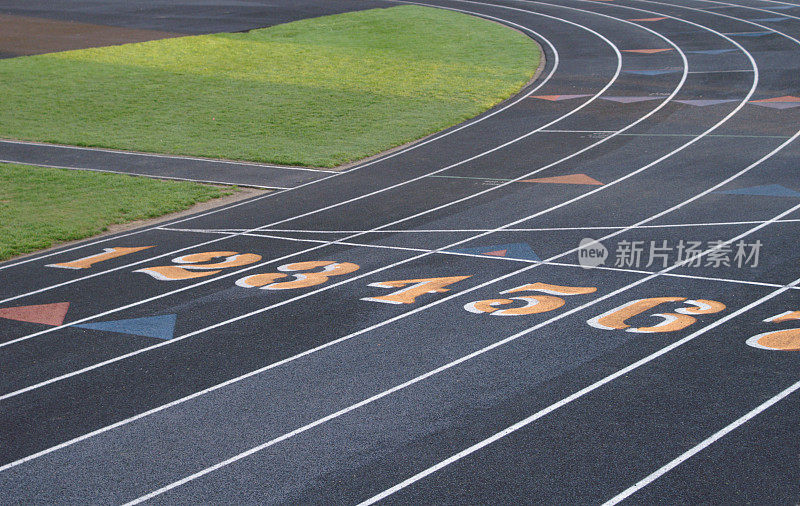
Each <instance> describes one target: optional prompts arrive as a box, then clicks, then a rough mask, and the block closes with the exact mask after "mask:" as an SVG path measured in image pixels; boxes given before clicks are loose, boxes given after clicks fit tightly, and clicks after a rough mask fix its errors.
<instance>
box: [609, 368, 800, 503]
mask: <svg viewBox="0 0 800 506" xmlns="http://www.w3.org/2000/svg"><path fill="white" fill-rule="evenodd" d="M798 389H800V381H798V382H797V383H794V384H792V385H791V386H790V387H788V388H786V389H784V390H782V391H781V392H780V393H778V394H777V395H775V396H773V397H771V398H770V399H769V400H767V401H766V402H764V403H762V404H759V405H758V406H757V407H756V408H754V409H753V410H751V411H748V412H747V413H746V414H744V415H743V416H741V417H740V418H737V419H736V420H735V421H734V422H732V423H731V424H729V425H726V426H725V427H723V428H722V429H720V430H718V431H717V432H715V433H714V434H712V435H711V436H709V437H707V438H706V439H704V440H703V441H701V442H700V443H698V444H697V445H695V446H694V447H692V448H690V449H688V450H686V451H685V452H683V453H682V454H681V455H679V456H678V457H676V458H675V459H674V460H672V461H670V462H669V463H667V464H665V465H664V466H662V467H660V468H658V469H657V470H655V471H653V472H652V473H651V474H649V475H647V476H646V477H644V478H642V479H641V480H639V481H637V482H636V483H634V484H633V485H631V486H630V487H629V488H627V489H625V490H623V491H622V492H620V493H619V494H617V495H615V496H614V497H612V498H611V499H609V500H608V501H606V502H604V503H603V505H604V506H612V505H614V504H618V503H620V502H622V501H624V500H625V499H627V498H628V497H630V496H632V495H633V494H635V493H636V492H638V491H640V490H641V489H643V488H644V487H646V486H648V485H650V484H651V483H653V482H654V481H656V480H657V479H659V478H661V477H662V476H664V475H665V474H667V473H668V472H670V471H672V470H673V469H675V468H676V467H678V466H679V465H681V464H683V463H684V462H686V461H687V460H689V459H690V458H692V457H694V456H695V455H697V454H698V453H700V452H701V451H703V450H705V449H706V448H708V447H709V446H711V445H712V444H714V443H716V442H717V441H719V440H720V439H722V438H723V437H725V436H726V435H727V434H729V433H731V432H733V431H734V430H736V429H738V428H739V427H741V426H742V425H744V424H746V423H747V422H749V421H750V420H752V419H753V418H755V417H756V416H758V415H760V414H761V413H763V412H764V411H766V410H767V409H769V408H771V407H772V406H774V405H775V404H777V403H779V402H780V401H782V400H783V399H785V398H786V397H788V396H789V395H791V394H793V393H794V392H796V391H797V390H798Z"/></svg>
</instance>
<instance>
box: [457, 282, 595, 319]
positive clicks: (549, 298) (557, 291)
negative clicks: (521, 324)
mask: <svg viewBox="0 0 800 506" xmlns="http://www.w3.org/2000/svg"><path fill="white" fill-rule="evenodd" d="M596 291H597V288H595V287H590V286H586V287H583V286H580V287H578V286H559V285H549V284H547V283H530V284H527V285H522V286H518V287H516V288H512V289H510V290H505V291H502V292H500V293H501V294H507V293H518V292H544V293H547V294H551V295H533V296H525V297H511V298H508V299H489V300H479V301H476V302H470V303H469V304H466V305H465V306H464V309H466V310H467V311H469V312H470V313H489V314H491V315H493V316H524V315H531V314H537V313H546V312H548V311H553V310H554V309H558V308H560V307H561V306H563V305H564V304H565V303H566V301H565V300H564V299H562V298H561V297H554V295H565V296H566V295H585V294H589V293H594V292H596ZM515 300H520V301H522V302H524V303H525V305H524V306H522V307H516V308H510V309H498V308H497V306H505V305H507V304H512V303H513V302H514V301H515Z"/></svg>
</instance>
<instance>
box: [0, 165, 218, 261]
mask: <svg viewBox="0 0 800 506" xmlns="http://www.w3.org/2000/svg"><path fill="white" fill-rule="evenodd" d="M231 193H233V191H232V190H231V189H229V188H217V187H214V186H207V185H202V184H197V183H189V182H181V181H159V180H156V179H148V178H143V177H132V176H124V175H119V174H103V173H96V172H83V171H77V170H64V169H48V168H42V167H31V166H28V165H11V164H4V163H0V216H2V220H0V260H6V259H8V258H11V257H13V256H16V255H21V254H23V253H29V252H31V251H35V250H37V249H41V248H47V247H50V246H52V245H53V244H55V243H57V242H63V241H73V240H76V239H84V238H86V237H90V236H92V235H96V234H99V233H100V232H103V231H105V230H106V229H107V227H108V226H109V225H111V224H117V223H125V222H128V221H133V220H141V219H146V218H155V217H157V216H161V215H164V214H167V213H171V212H175V211H181V210H183V209H186V208H188V207H190V206H192V205H193V204H196V203H198V202H204V201H207V200H210V199H212V198H216V197H222V196H224V195H230V194H231Z"/></svg>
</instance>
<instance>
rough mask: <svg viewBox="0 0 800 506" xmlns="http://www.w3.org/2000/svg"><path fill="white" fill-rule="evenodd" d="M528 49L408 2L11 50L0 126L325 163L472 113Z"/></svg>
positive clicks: (33, 135)
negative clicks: (239, 29)
mask: <svg viewBox="0 0 800 506" xmlns="http://www.w3.org/2000/svg"><path fill="white" fill-rule="evenodd" d="M539 58H540V54H539V51H538V48H537V46H536V45H535V44H534V43H533V41H531V40H530V39H529V38H528V37H526V36H524V35H523V34H521V33H519V32H516V31H513V30H510V29H509V28H507V27H504V26H501V25H499V24H496V23H493V22H490V21H487V20H484V19H478V18H475V17H471V16H467V15H465V14H460V13H455V12H451V11H444V10H440V9H433V8H427V7H416V6H400V7H392V8H388V9H374V10H368V11H361V12H353V13H347V14H340V15H336V16H327V17H322V18H315V19H308V20H303V21H298V22H294V23H289V24H285V25H279V26H274V27H271V28H265V29H259V30H253V31H251V32H247V33H233V34H215V35H202V36H193V37H181V38H175V39H165V40H157V41H152V42H144V43H138V44H126V45H122V46H112V47H104V48H96V49H86V50H79V51H66V52H62V53H53V54H46V55H37V56H27V57H19V58H11V59H5V60H0V96H1V97H2V100H0V136H2V137H7V138H16V139H27V140H37V141H45V142H57V143H64V144H74V145H81V146H102V147H109V148H122V149H133V150H141V151H150V152H159V153H173V154H189V155H198V156H209V157H222V158H232V159H243V160H254V161H261V162H272V163H281V164H293V165H294V164H296V165H308V166H323V167H331V166H335V165H338V164H342V163H345V162H348V161H352V160H357V159H360V158H363V157H365V156H368V155H372V154H375V153H378V152H380V151H382V150H385V149H388V148H390V147H393V146H397V145H400V144H403V143H405V142H408V141H411V140H414V139H417V138H420V137H423V136H425V135H427V134H430V133H433V132H436V131H438V130H441V129H443V128H445V127H448V126H451V125H454V124H457V123H459V122H461V121H463V120H466V119H468V118H470V117H473V116H475V115H477V114H479V113H480V112H482V111H484V110H486V109H488V108H490V107H491V106H492V105H494V104H496V103H498V102H500V101H502V100H503V99H505V98H508V97H509V96H511V95H513V94H514V93H515V92H516V91H518V90H519V89H520V87H521V86H523V85H524V84H525V83H526V82H527V81H528V80H529V79H530V78H531V76H532V75H533V73H534V71H535V69H536V68H537V65H538V63H539ZM137 181H138V180H137Z"/></svg>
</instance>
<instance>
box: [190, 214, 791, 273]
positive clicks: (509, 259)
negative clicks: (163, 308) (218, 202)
mask: <svg viewBox="0 0 800 506" xmlns="http://www.w3.org/2000/svg"><path fill="white" fill-rule="evenodd" d="M753 223H764V221H756V222H753ZM774 223H779V222H774ZM176 231H183V230H176ZM188 232H196V231H194V230H189V231H188ZM203 233H207V234H218V233H224V232H216V231H213V230H205V231H203ZM245 235H246V236H248V237H261V238H265V239H277V240H282V241H290V242H309V243H324V242H327V241H323V240H321V239H299V238H295V237H284V236H280V235H271V234H264V233H251V234H245ZM338 244H341V245H343V246H353V247H357V248H371V249H385V250H398V251H415V252H426V253H434V254H437V255H452V256H462V257H470V258H480V259H482V260H488V261H490V262H493V261H494V262H503V261H505V262H518V263H527V264H538V263H541V264H544V265H555V266H557V267H576V268H581V269H584V267H582V266H581V265H580V264H571V263H566V262H550V261H547V260H529V259H525V258H513V257H498V256H492V255H481V254H475V253H461V252H457V251H447V250H444V251H437V250H433V249H430V248H412V247H408V246H389V245H382V244H367V243H359V242H344V241H342V242H339V243H338ZM592 268H593V269H600V270H606V271H614V272H626V273H629V274H653V273H654V272H655V271H645V270H641V269H629V268H623V267H611V266H605V265H598V266H596V267H592ZM664 276H669V277H675V278H685V279H693V280H701V281H719V282H721V283H735V284H741V285H752V286H767V287H772V288H775V287H780V286H783V285H781V284H778V283H765V282H762V281H748V280H745V279H733V278H719V277H711V276H697V275H692V274H675V273H671V272H670V273H666V274H664Z"/></svg>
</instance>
